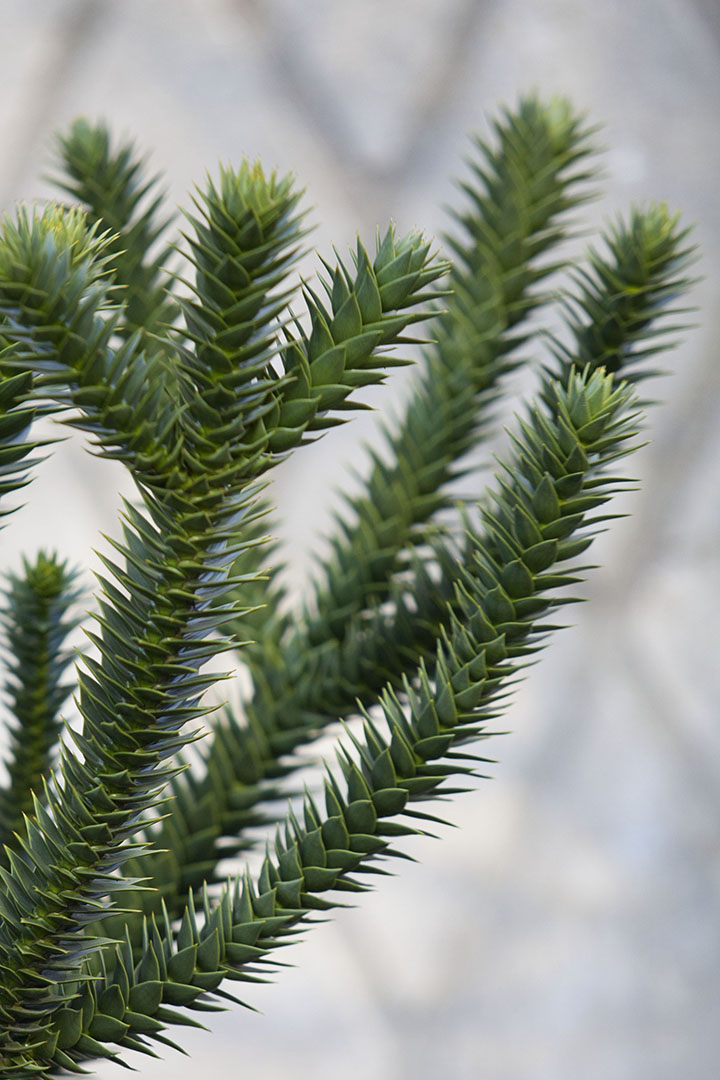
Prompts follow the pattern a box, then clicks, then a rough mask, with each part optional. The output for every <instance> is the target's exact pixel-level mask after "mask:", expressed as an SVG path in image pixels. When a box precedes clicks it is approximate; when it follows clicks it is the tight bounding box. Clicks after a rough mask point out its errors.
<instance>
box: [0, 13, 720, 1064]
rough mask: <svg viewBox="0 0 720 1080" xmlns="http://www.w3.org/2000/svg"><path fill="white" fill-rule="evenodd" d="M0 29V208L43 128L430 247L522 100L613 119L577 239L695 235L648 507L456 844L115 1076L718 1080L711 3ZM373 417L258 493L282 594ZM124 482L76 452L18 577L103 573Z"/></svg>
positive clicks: (529, 698)
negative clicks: (500, 120)
mask: <svg viewBox="0 0 720 1080" xmlns="http://www.w3.org/2000/svg"><path fill="white" fill-rule="evenodd" d="M0 15H1V21H0V31H2V40H3V45H4V48H3V63H2V72H1V74H0V79H2V83H3V92H2V94H0V146H1V147H2V160H1V162H0V192H1V194H2V204H3V205H4V206H8V207H9V206H11V204H12V203H13V202H14V200H16V199H18V198H24V199H32V198H43V197H46V196H47V195H48V194H50V192H51V190H52V189H51V187H50V185H49V184H48V183H47V182H46V181H43V180H41V179H40V176H41V174H42V173H43V171H45V170H47V168H48V164H49V160H50V146H51V136H52V132H53V131H54V130H55V129H57V128H59V127H60V128H61V127H63V126H64V125H66V124H67V123H68V122H69V121H70V119H71V118H72V117H74V116H75V115H77V114H78V113H81V112H82V113H87V114H89V115H90V116H92V117H97V116H103V117H105V118H106V119H107V120H108V121H110V122H111V124H112V126H113V128H114V129H115V130H116V131H117V132H118V133H123V134H132V135H134V136H135V137H136V139H137V142H138V144H139V146H141V147H143V148H147V149H148V150H152V152H153V157H152V162H153V165H154V166H155V168H157V169H162V170H164V171H165V172H166V174H167V180H168V187H169V190H170V194H171V198H172V200H173V201H174V202H185V203H186V204H187V197H186V194H185V193H186V192H187V190H188V189H189V188H190V187H191V185H192V183H193V182H195V181H202V178H203V176H204V173H205V170H206V169H208V168H209V169H213V168H215V166H216V163H217V162H218V160H222V161H235V162H237V161H238V160H239V158H240V156H241V155H242V154H248V155H250V156H251V157H254V156H256V155H260V156H261V157H262V159H263V161H264V163H265V165H266V166H269V167H271V166H277V167H279V168H280V169H281V170H288V169H293V170H295V172H296V173H297V176H298V178H299V181H300V183H301V184H302V185H304V186H306V188H307V197H308V200H309V201H310V203H311V204H313V206H314V207H315V211H314V216H315V218H316V220H317V221H318V222H320V223H321V224H320V227H319V228H318V230H317V233H316V239H317V242H318V244H319V246H320V248H321V250H322V251H323V252H324V253H326V254H328V253H329V252H330V245H331V243H333V242H334V243H336V244H338V246H341V247H342V246H344V245H345V244H346V243H351V242H352V241H353V238H354V235H355V232H356V230H359V231H360V232H361V234H362V235H363V236H364V237H366V238H367V239H368V240H369V239H370V238H371V237H372V234H373V231H374V228H375V225H376V224H377V223H380V224H381V225H384V224H385V223H386V222H387V220H388V218H389V217H390V216H391V215H392V216H393V217H394V218H395V219H396V220H397V221H398V223H399V225H400V228H401V229H406V228H409V227H411V226H413V225H419V226H422V227H424V228H426V229H428V230H429V231H430V232H435V233H437V232H440V231H441V230H442V229H443V228H444V227H445V226H446V224H447V221H446V218H445V217H444V215H443V213H442V211H441V210H440V206H441V205H442V204H443V203H444V202H447V201H449V200H450V199H452V198H453V197H454V196H453V189H452V185H451V177H452V176H453V175H456V174H457V172H458V171H459V170H461V157H462V155H463V153H464V152H465V149H466V143H465V134H466V132H468V131H469V130H472V129H478V130H481V131H485V130H486V129H487V119H486V118H487V114H488V113H491V112H492V111H493V110H494V109H495V107H496V105H497V103H498V102H503V101H504V102H509V103H512V102H514V101H516V99H517V96H518V94H519V93H520V92H522V91H524V90H528V89H538V90H540V91H541V92H542V93H555V92H560V93H563V94H568V95H570V96H571V97H572V98H573V100H574V101H575V102H576V104H577V105H578V106H580V107H582V108H586V109H588V110H589V112H590V115H591V117H592V119H593V120H596V121H599V122H602V123H603V124H604V125H605V130H604V133H603V139H604V142H605V144H606V145H607V147H609V151H608V153H607V155H606V159H605V166H606V171H607V185H606V186H607V197H606V198H605V200H604V201H603V202H601V203H599V204H597V205H594V206H593V207H592V208H591V209H590V210H589V214H588V217H589V220H590V222H591V223H593V224H598V223H600V222H602V221H603V220H605V219H607V217H608V215H612V214H613V213H614V212H616V211H617V210H619V209H621V208H627V207H628V205H629V204H630V203H631V201H632V200H644V199H648V198H659V199H663V200H667V201H668V202H669V203H670V205H671V206H673V207H677V208H681V209H682V210H683V212H684V214H685V217H686V220H687V221H688V222H696V223H697V230H696V239H697V241H698V243H699V244H700V245H701V247H702V262H701V265H700V272H701V273H702V274H703V275H704V280H703V281H702V283H701V284H700V285H699V286H698V288H697V289H696V292H695V296H694V302H695V303H696V304H697V305H699V307H700V315H699V317H698V318H699V321H700V322H701V329H695V330H693V331H692V332H691V333H690V334H688V335H687V340H686V344H685V345H684V346H683V347H682V349H681V350H680V351H679V352H678V353H676V354H674V355H673V357H672V366H673V367H674V368H675V369H676V373H675V374H674V375H673V376H672V378H671V379H665V380H663V381H662V383H661V384H660V385H659V387H658V394H659V396H660V397H661V398H662V399H663V401H664V404H663V405H662V407H661V408H658V409H657V410H656V411H655V412H654V414H653V416H652V420H651V429H650V438H651V440H652V441H651V444H650V445H649V446H648V447H647V448H646V449H645V450H644V451H643V453H642V455H641V456H640V457H639V458H636V459H634V460H633V462H632V467H631V468H632V472H633V474H634V475H636V476H641V477H642V478H643V483H642V490H641V491H640V492H639V493H637V494H635V495H634V496H633V497H632V499H631V500H629V501H628V502H627V509H630V510H632V513H633V516H632V518H631V519H630V520H625V521H621V522H617V523H615V525H614V527H613V530H612V533H611V535H608V536H607V537H604V538H603V539H602V541H601V543H600V545H599V549H598V551H597V555H598V561H601V562H603V563H604V568H603V569H602V571H599V572H597V573H596V574H595V576H594V577H593V578H592V580H591V581H589V582H588V585H587V587H586V593H587V594H588V595H590V596H591V598H592V602H591V603H590V604H588V605H585V606H583V607H582V608H575V609H573V612H572V617H571V620H570V621H572V622H573V623H574V628H573V629H572V630H569V631H566V632H565V633H564V634H562V635H560V637H559V638H558V640H557V641H556V642H555V643H554V644H553V645H552V647H551V648H550V650H549V651H548V653H547V654H546V655H545V657H544V659H543V662H542V663H541V664H540V665H539V667H538V668H537V670H535V671H534V672H533V673H532V674H531V676H530V678H529V681H528V682H527V683H526V684H525V685H524V687H523V688H522V689H521V690H520V692H519V693H518V695H517V698H516V700H515V703H514V705H513V707H512V711H511V713H510V716H509V720H508V727H509V728H511V729H512V734H510V735H508V736H507V737H504V738H503V739H502V740H498V741H497V742H496V744H495V746H494V747H493V750H494V753H495V755H496V756H497V757H498V758H499V759H500V761H499V764H498V765H497V766H495V767H494V768H493V773H494V777H495V779H494V780H493V781H492V783H482V784H479V785H478V787H477V790H475V791H474V792H472V793H471V794H469V795H466V796H465V797H464V798H462V799H459V800H458V801H457V802H456V803H455V804H454V805H453V806H452V807H451V808H449V815H450V816H451V819H452V821H453V822H454V823H455V824H456V825H458V826H459V828H458V829H453V830H446V832H445V834H444V835H443V837H442V840H441V842H436V841H435V842H432V841H429V840H428V841H425V842H422V843H421V842H418V843H417V844H415V845H414V846H413V848H412V852H413V854H414V855H416V856H417V857H418V858H419V859H421V860H422V861H421V864H420V865H417V866H411V865H409V864H403V865H402V866H400V867H399V872H398V876H397V877H396V878H391V879H386V880H383V881H382V882H381V887H380V888H379V889H378V891H377V892H376V893H375V894H373V895H372V896H367V897H365V898H364V899H363V901H362V903H361V906H360V907H359V908H358V909H357V910H353V911H347V912H343V913H342V914H341V915H339V916H338V917H337V918H335V920H334V921H333V922H332V923H330V924H328V925H325V926H323V927H318V928H315V929H313V930H312V931H310V932H309V933H308V935H307V938H308V940H307V941H306V942H305V943H304V944H302V945H300V946H298V947H295V948H294V949H293V950H291V951H290V950H289V951H288V954H287V959H288V960H289V961H291V962H294V963H295V964H296V965H297V967H296V968H294V969H293V968H290V969H288V970H287V971H285V972H283V973H282V975H281V977H280V978H279V980H278V983H277V985H275V986H270V987H259V988H257V989H256V990H253V991H251V993H250V995H249V1000H250V1001H251V1003H252V1004H253V1005H254V1006H256V1007H257V1008H258V1009H260V1010H262V1015H253V1014H252V1013H250V1012H248V1011H245V1010H241V1009H234V1010H232V1011H230V1012H228V1013H225V1014H221V1015H218V1016H215V1017H213V1016H210V1018H209V1026H210V1028H211V1031H210V1033H202V1032H197V1033H190V1034H188V1033H187V1032H186V1031H180V1032H179V1038H180V1041H181V1042H182V1044H183V1045H184V1046H185V1047H187V1049H188V1050H189V1052H190V1054H191V1055H192V1058H191V1059H190V1060H187V1059H184V1058H181V1057H180V1056H179V1055H177V1054H173V1053H172V1052H170V1051H168V1052H167V1056H166V1060H165V1061H162V1062H152V1061H149V1060H148V1059H137V1058H134V1059H133V1058H131V1060H132V1063H133V1064H134V1065H136V1066H137V1067H139V1068H140V1070H141V1072H142V1075H143V1076H146V1077H148V1080H165V1078H169V1077H178V1078H185V1077H188V1078H189V1077H195V1076H198V1075H203V1074H205V1073H207V1074H208V1075H215V1076H218V1077H220V1076H228V1077H230V1076H236V1075H247V1076H248V1077H262V1078H263V1080H281V1078H283V1080H284V1078H288V1077H290V1076H292V1077H293V1078H295V1080H306V1078H307V1080H309V1078H310V1077H312V1078H313V1080H330V1078H335V1077H337V1076H343V1077H344V1078H346V1080H360V1078H367V1077H372V1078H373V1080H391V1078H392V1080H411V1078H412V1080H421V1078H430V1077H438V1076H440V1077H445V1078H448V1080H471V1078H472V1080H579V1078H581V1080H678V1078H679V1077H682V1078H684V1080H716V1078H717V1076H718V1075H719V1074H720V1065H719V1061H720V999H719V992H720V920H719V919H718V917H717V900H718V895H719V894H720V872H719V869H718V853H719V852H718V848H719V846H720V845H719V842H718V827H717V821H718V808H719V806H720V759H719V757H718V749H720V730H719V725H718V722H717V713H718V690H719V689H720V668H719V666H718V663H717V660H716V655H717V645H716V638H717V622H718V619H717V612H718V599H719V598H720V572H719V570H718V563H717V559H716V557H715V556H716V548H717V538H718V531H719V526H720V492H719V491H718V483H717V479H718V467H719V466H720V425H719V424H718V422H717V418H718V415H719V411H720V381H719V379H718V365H717V344H716V343H717V341H718V329H719V327H718V310H719V309H720V304H719V301H720V295H719V288H718V280H719V279H718V269H719V263H720V216H719V213H718V207H717V201H716V198H717V194H716V193H717V177H718V173H719V172H720V134H719V132H718V126H719V125H718V119H719V117H720V110H719V108H718V106H719V105H720V77H719V75H718V68H719V62H720V8H719V7H718V4H717V0H696V2H695V3H693V2H691V0H604V2H603V3H601V4H598V3H590V2H588V0H535V2H531V0H443V2H440V0H435V2H433V0H364V2H362V3H360V2H357V0H356V2H350V0H305V2H304V3H300V2H293V0H174V2H170V0H145V2H141V0H124V2H123V3H120V2H119V0H105V2H100V0H74V2H73V0H24V2H22V3H20V2H11V0H2V2H0ZM397 385H398V386H399V385H400V384H397ZM398 393H401V388H400V390H396V391H395V394H396V396H397V394H398ZM392 396H393V395H392V392H388V394H383V395H379V396H378V397H377V400H378V401H379V400H383V401H387V400H388V398H391V397H392ZM372 400H373V402H375V400H376V398H375V397H373V398H372ZM373 424H374V421H373V420H372V418H369V419H367V418H363V419H362V420H358V421H354V422H353V423H352V424H351V425H347V426H346V427H345V428H344V429H343V430H342V431H341V432H338V433H335V434H333V435H332V436H331V437H328V438H327V439H325V440H323V441H322V442H321V443H320V444H318V445H317V446H315V447H313V448H312V449H308V450H305V451H304V452H303V453H302V454H300V455H297V458H296V460H295V462H294V463H293V464H292V465H291V466H290V467H289V468H286V469H285V470H284V471H283V472H282V473H281V475H279V477H278V478H277V479H276V481H275V484H274V488H273V494H274V496H275V498H276V499H277V502H278V505H279V506H280V509H281V512H282V514H283V515H284V525H283V535H285V536H287V537H291V538H292V541H293V542H292V550H291V552H290V557H291V560H292V568H293V569H292V573H293V580H294V581H295V582H296V583H297V584H298V587H301V586H302V582H303V580H304V579H305V578H306V575H307V573H308V567H309V566H310V561H311V555H312V551H313V548H316V547H317V545H318V542H319V541H318V536H319V535H321V534H322V532H323V530H324V529H327V527H328V523H329V516H328V508H329V506H330V505H331V503H332V497H333V490H335V489H337V488H338V487H342V486H343V485H346V484H347V478H346V469H347V467H348V465H350V464H353V465H357V464H358V463H360V462H361V461H362V457H363V455H362V449H361V446H362V443H363V441H364V440H367V439H368V438H371V437H372V433H373V430H374V427H373ZM127 490H128V489H127V484H126V482H125V479H124V477H123V475H122V473H121V472H120V471H118V470H114V469H113V468H112V467H111V466H109V465H107V464H106V463H99V462H97V461H96V460H94V459H93V458H91V457H90V456H89V455H88V454H87V453H86V452H85V451H84V450H83V449H82V447H81V446H79V445H78V444H77V443H76V442H75V441H70V442H68V443H66V444H64V445H63V446H62V447H61V448H60V449H59V451H58V452H57V453H56V454H55V456H54V458H53V460H52V461H51V462H48V463H47V464H46V465H45V466H44V467H43V469H42V470H40V473H39V476H38V479H37V480H36V481H35V483H34V485H33V488H32V489H31V492H29V502H30V505H28V507H27V508H26V509H25V510H24V511H23V512H22V513H21V514H19V515H18V516H17V518H16V520H15V521H14V522H13V524H12V526H11V528H9V529H8V530H6V531H5V532H4V533H3V536H2V541H1V543H2V548H3V550H2V558H3V563H4V564H5V565H8V564H9V565H10V566H12V567H15V566H17V564H18V559H19V554H18V553H19V552H20V551H22V550H23V549H25V548H26V547H27V546H32V547H35V546H39V545H41V544H44V545H48V544H52V545H56V546H57V547H58V548H59V549H60V551H61V552H63V553H65V554H67V555H69V556H71V557H72V558H73V559H74V560H75V561H79V562H82V563H83V564H88V563H89V564H92V563H93V556H92V555H91V553H90V549H91V548H92V547H94V546H97V545H98V543H101V541H99V540H98V533H99V531H100V530H102V531H105V532H113V531H114V529H115V528H116V526H115V524H114V521H115V514H116V510H117V506H118V501H119V493H120V492H121V491H127ZM98 1075H102V1076H103V1077H106V1076H107V1077H109V1076H113V1075H120V1074H119V1073H118V1072H117V1070H116V1069H115V1068H114V1067H110V1068H103V1069H100V1070H99V1071H98Z"/></svg>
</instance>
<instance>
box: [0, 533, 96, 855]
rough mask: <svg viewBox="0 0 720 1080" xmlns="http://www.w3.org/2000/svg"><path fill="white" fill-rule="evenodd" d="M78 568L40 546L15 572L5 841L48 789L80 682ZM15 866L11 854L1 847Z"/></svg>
mask: <svg viewBox="0 0 720 1080" xmlns="http://www.w3.org/2000/svg"><path fill="white" fill-rule="evenodd" d="M76 579H77V571H73V570H70V569H69V568H68V566H67V564H66V563H64V562H61V561H60V560H58V558H57V557H56V556H55V555H52V554H50V555H48V554H46V553H45V552H40V553H39V554H38V556H37V557H36V558H35V560H34V561H33V562H32V563H30V562H28V560H25V562H24V566H23V571H22V574H9V575H8V582H7V586H6V590H5V603H4V607H3V609H2V611H0V626H1V627H2V630H3V633H4V639H5V641H4V644H5V649H6V651H7V654H8V656H9V657H10V663H9V665H8V677H7V679H6V680H5V686H4V691H5V698H6V699H7V703H8V705H9V707H10V708H9V711H10V717H11V722H10V724H9V725H8V731H9V736H10V742H9V749H8V752H7V757H6V761H5V765H6V769H7V774H8V780H7V784H6V785H5V786H3V787H2V788H0V844H2V845H3V846H4V845H6V844H7V845H10V846H14V840H13V833H15V832H16V831H21V830H22V828H23V815H25V814H28V813H32V808H33V805H32V792H33V791H38V792H39V791H42V783H43V778H44V776H45V775H46V774H47V773H48V772H49V771H50V767H51V764H52V762H53V758H54V754H55V751H56V747H57V742H58V739H59V736H60V731H61V728H62V720H61V717H60V708H61V707H62V705H63V703H64V702H65V700H66V699H67V697H68V694H69V693H70V692H71V691H72V689H73V683H71V682H64V681H63V679H64V677H65V674H66V671H67V668H68V666H69V664H70V663H71V661H72V660H74V653H73V652H72V651H71V650H69V649H68V647H67V638H68V635H69V634H70V633H71V631H72V630H73V629H74V628H75V627H76V626H77V623H78V619H77V617H76V616H74V615H71V614H70V611H71V609H72V608H73V606H74V605H75V603H76V601H77V600H78V597H79V595H80V593H79V590H78V587H77V582H76ZM0 863H2V864H3V865H5V866H7V855H6V854H0Z"/></svg>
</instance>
